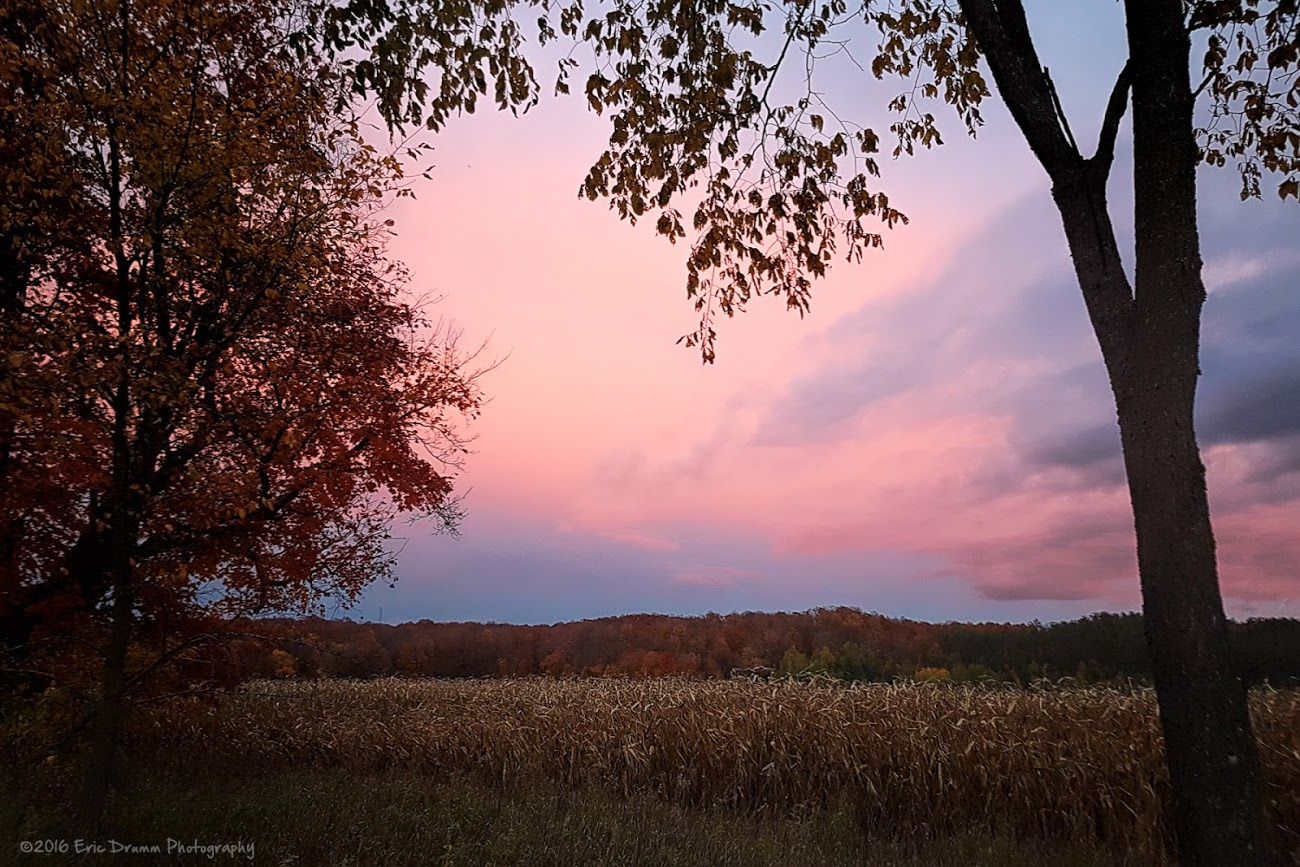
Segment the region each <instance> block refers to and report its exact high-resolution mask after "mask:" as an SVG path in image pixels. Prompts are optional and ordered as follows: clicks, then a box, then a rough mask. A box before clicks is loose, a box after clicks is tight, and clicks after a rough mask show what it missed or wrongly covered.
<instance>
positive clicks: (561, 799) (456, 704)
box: [14, 679, 1300, 864]
mask: <svg viewBox="0 0 1300 867" xmlns="http://www.w3.org/2000/svg"><path fill="white" fill-rule="evenodd" d="M1252 701H1253V711H1254V715H1255V721H1256V726H1257V730H1258V733H1259V736H1260V741H1261V746H1262V749H1263V759H1264V764H1265V768H1266V771H1267V774H1268V778H1269V781H1270V784H1271V787H1270V791H1271V793H1272V801H1273V810H1274V815H1275V817H1276V818H1277V820H1278V824H1279V834H1280V836H1281V839H1282V840H1283V841H1284V843H1285V845H1286V846H1287V847H1288V848H1289V849H1290V850H1291V851H1293V852H1294V851H1297V850H1298V849H1300V693H1297V692H1294V691H1286V692H1274V691H1269V692H1258V693H1256V694H1255V695H1254V696H1253V698H1252ZM129 753H130V756H131V757H132V762H131V765H132V767H133V769H134V775H133V776H134V780H135V782H134V783H133V784H132V785H134V786H135V788H134V789H133V790H130V791H132V792H134V794H129V796H128V797H126V798H122V799H119V805H118V807H117V810H118V813H117V816H118V821H119V822H120V823H122V824H123V825H124V826H126V827H128V828H130V829H132V831H133V833H135V834H137V835H138V836H139V835H145V836H147V835H148V834H149V833H153V831H152V830H150V829H153V830H157V831H158V833H161V828H162V825H164V824H166V822H171V823H172V824H171V825H169V826H168V827H173V828H174V827H177V826H182V827H185V828H193V829H194V831H193V833H194V834H200V832H201V833H202V834H206V835H207V836H208V837H211V836H213V835H216V836H220V835H223V834H224V835H225V836H226V837H233V836H237V835H238V834H239V833H244V834H245V835H247V834H249V833H253V834H256V835H259V837H260V839H263V840H267V839H268V838H270V839H271V840H272V841H273V843H274V845H273V846H272V848H275V849H276V851H280V852H289V853H292V852H295V851H296V852H302V851H304V848H303V847H304V846H305V847H307V849H309V850H310V851H312V852H315V853H316V855H315V856H313V857H310V858H309V859H308V861H305V862H303V863H339V864H343V863H358V864H363V863H380V862H383V863H449V864H450V863H465V864H468V863H501V864H505V863H511V864H513V863H519V864H524V863H593V864H594V863H603V862H604V863H607V862H609V861H610V860H611V859H613V860H623V861H628V863H632V862H636V863H646V864H654V863H683V864H687V863H736V864H744V863H774V864H775V863H808V864H817V863H826V864H831V863H845V864H848V863H864V862H869V863H927V862H933V861H935V860H936V859H937V858H938V857H939V854H938V853H950V854H951V857H952V858H953V859H954V860H953V862H952V863H970V862H972V861H982V862H984V863H1006V862H1010V861H1017V860H1023V859H1026V858H1028V859H1032V860H1038V859H1039V858H1040V857H1041V858H1047V857H1051V858H1052V859H1053V860H1056V861H1060V862H1061V863H1116V862H1127V863H1160V862H1161V861H1162V859H1163V854H1162V853H1163V851H1164V846H1165V843H1166V839H1165V836H1166V829H1167V827H1168V826H1167V822H1166V820H1165V817H1164V813H1163V806H1162V805H1163V801H1164V797H1165V788H1166V784H1165V778H1164V771H1163V767H1162V757H1161V754H1160V740H1159V737H1158V727H1157V723H1156V715H1155V700H1154V696H1153V694H1152V693H1151V692H1150V691H1148V690H1144V689H1133V690H1126V691H1120V690H1104V689H1080V688H1067V687H1052V688H1044V689H1035V690H1027V691H1019V690H993V689H980V688H970V687H951V686H940V685H889V686H885V685H871V686H857V687H846V686H842V685H833V684H799V683H791V682H780V683H766V682H750V681H685V680H671V679H667V680H647V681H624V680H544V679H528V680H474V681H435V680H422V681H411V680H405V681H404V680H378V681H338V680H320V681H261V682H257V683H254V684H252V685H250V686H249V687H247V688H246V689H244V690H242V691H241V692H238V693H234V694H230V695H226V696H222V697H220V698H219V699H218V700H216V701H215V702H213V701H200V700H194V701H187V702H171V703H166V704H160V705H156V706H153V707H151V708H148V709H145V710H144V711H142V712H141V713H140V714H139V715H138V716H137V717H136V719H135V722H134V725H133V728H132V733H131V743H130V748H129ZM221 778H224V779H225V781H224V782H221V783H217V782H216V780H218V779H221ZM231 780H234V782H231ZM150 804H153V805H154V806H152V807H151V806H149V805H150ZM178 804H179V805H184V804H189V805H190V806H189V808H188V809H181V808H178V807H177V805H178ZM476 805H477V806H476ZM178 810H179V812H178ZM277 810H278V812H277ZM295 810H297V811H298V812H296V813H295V812H294V811H295ZM462 813H463V815H462ZM38 814H39V811H37V810H32V809H29V810H28V811H27V812H26V813H25V814H24V816H23V817H20V818H17V819H15V820H14V821H16V822H18V823H20V825H21V826H22V827H21V829H19V830H23V831H24V832H27V831H31V832H35V831H38V830H45V829H48V828H49V827H50V826H48V825H42V824H41V819H40V816H39V815H38ZM190 814H198V815H201V816H202V817H203V818H202V820H201V821H202V822H206V823H207V824H201V825H195V824H194V823H195V822H196V821H200V820H199V819H198V818H195V817H191V818H188V819H187V818H185V817H186V816H189V815H190ZM33 815H36V818H33ZM267 815H279V816H280V818H279V819H277V820H276V821H275V822H274V823H269V824H268V822H267V821H266V820H265V817H266V816H267ZM241 816H242V817H243V818H242V819H241V818H240V817H241ZM255 816H256V817H261V818H254V817H255ZM330 816H334V817H335V818H334V819H332V820H331V819H329V818H328V817H330ZM358 816H366V817H369V818H368V819H367V820H366V821H364V822H362V823H361V826H360V827H359V828H354V830H355V833H354V834H353V835H351V836H349V835H348V834H346V833H342V832H341V831H340V830H339V823H340V821H344V822H351V823H352V825H348V827H352V826H354V825H355V822H356V819H357V817H358ZM160 817H164V818H160ZM222 817H224V818H222ZM503 817H506V818H508V819H509V821H508V822H506V824H504V825H503V824H501V823H502V821H504V820H503ZM213 822H216V826H213V825H212V824H211V823H213ZM241 822H242V824H241ZM286 828H287V829H288V830H286ZM355 834H361V835H362V837H364V838H365V839H369V840H371V842H370V843H367V844H366V846H367V847H369V848H368V849H364V851H369V852H370V853H371V854H372V855H373V854H374V852H375V851H376V849H375V847H379V846H383V847H385V848H384V851H385V855H384V857H382V858H374V859H373V860H372V859H371V858H370V857H367V856H366V855H365V854H364V851H361V850H357V849H356V846H357V843H356V840H357V839H358V838H357V837H356V836H355ZM366 835H369V837H366ZM246 838H247V837H246ZM395 840H396V841H399V842H394V841H395ZM402 840H405V841H406V842H404V843H402V842H400V841H402ZM325 841H333V842H332V843H329V846H328V848H321V847H322V846H324V845H325ZM265 845H272V844H271V843H267V844H265ZM312 847H315V848H312ZM430 847H433V848H434V849H437V851H436V852H433V851H432V849H431V848H430ZM610 847H613V848H610ZM665 847H667V848H665ZM755 847H757V848H755ZM346 852H351V853H352V854H345V853H346ZM511 853H514V854H513V855H512V854H511ZM548 853H549V854H548ZM584 853H585V854H584ZM764 853H769V854H770V856H771V860H765V858H766V857H767V856H766V855H764ZM258 861H259V863H261V862H262V858H261V857H259V858H258ZM268 863H280V862H279V861H274V862H268Z"/></svg>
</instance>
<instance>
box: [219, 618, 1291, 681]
mask: <svg viewBox="0 0 1300 867" xmlns="http://www.w3.org/2000/svg"><path fill="white" fill-rule="evenodd" d="M241 628H242V629H244V630H246V631H247V632H249V633H252V632H256V633H258V634H261V635H265V636H269V637H271V638H272V640H270V641H267V640H256V639H252V638H247V639H239V640H237V641H236V643H235V645H234V647H233V648H232V649H233V659H232V660H231V661H232V662H234V663H235V665H236V666H237V668H238V669H239V672H240V674H241V675H243V676H261V677H294V676H309V677H310V676H349V677H374V676H389V675H400V676H412V677H485V676H486V677H493V676H499V677H520V676H529V675H551V676H571V675H590V676H611V677H654V676H662V675H684V676H691V677H727V676H734V675H737V674H742V673H757V674H759V675H760V676H812V675H816V674H821V675H826V676H830V677H836V678H842V679H845V680H855V681H890V680H894V679H898V678H920V679H934V680H951V681H956V682H974V681H981V680H995V681H1004V682H1019V683H1026V682H1029V681H1032V680H1034V679H1037V678H1041V677H1047V678H1060V677H1074V678H1077V679H1079V680H1081V681H1084V682H1089V683H1091V682H1097V681H1109V680H1117V679H1124V678H1133V679H1137V680H1144V679H1146V678H1147V676H1148V674H1149V666H1148V661H1147V655H1146V648H1145V644H1144V641H1143V635H1142V617H1141V615H1139V614H1106V613H1102V614H1093V615H1090V616H1088V617H1084V618H1082V619H1080V620H1074V621H1069V622H1065V623H1052V624H1048V625H1043V624H1039V623H1036V622H1035V623H1029V624H1008V623H944V624H933V623H924V622H920V621H915V620H902V619H894V618H890V617H884V616H882V615H879V614H874V613H866V612H863V611H859V610H857V609H855V608H817V609H813V610H811V611H806V612H801V613H777V614H765V613H756V612H746V613H743V614H727V615H718V614H707V615H704V616H701V617H671V616H666V615H654V614H631V615H625V616H621V617H606V618H601V619H598V620H583V621H578V622H574V623H559V624H555V625H552V626H513V625H506V624H498V623H434V622H432V621H428V620H422V621H419V622H417V623H404V624H401V625H395V626H393V625H386V624H380V623H358V622H355V621H352V620H324V619H314V618H308V619H294V620H290V619H275V620H257V621H253V622H250V623H246V624H242V627H241ZM1233 641H1234V649H1235V652H1236V655H1237V662H1238V665H1239V666H1240V670H1241V672H1242V674H1243V675H1244V676H1245V677H1246V678H1247V679H1248V680H1249V681H1250V682H1252V683H1260V682H1265V681H1267V682H1270V683H1273V684H1277V685H1281V684H1293V683H1297V682H1300V620H1294V619H1277V618H1271V619H1252V620H1248V621H1246V622H1244V623H1234V624H1233Z"/></svg>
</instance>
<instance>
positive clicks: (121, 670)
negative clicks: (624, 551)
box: [0, 0, 480, 827]
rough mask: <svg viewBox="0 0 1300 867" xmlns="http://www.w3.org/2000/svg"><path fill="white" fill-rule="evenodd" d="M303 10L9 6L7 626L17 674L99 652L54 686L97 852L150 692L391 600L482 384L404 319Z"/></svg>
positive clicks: (0, 421) (151, 1)
mask: <svg viewBox="0 0 1300 867" xmlns="http://www.w3.org/2000/svg"><path fill="white" fill-rule="evenodd" d="M309 11H310V9H309V7H307V6H297V5H288V6H286V5H285V4H281V3H274V2H270V0H222V2H218V3H213V4H201V5H200V6H197V7H195V6H190V5H188V4H175V3H169V2H164V0H67V2H61V3H45V2H41V3H29V2H25V0H14V2H10V3H6V4H4V6H3V7H2V8H0V22H3V32H4V34H5V36H6V38H5V39H4V40H0V90H2V92H3V93H4V95H5V98H6V101H5V105H4V108H5V111H3V112H0V125H2V126H0V142H3V147H4V149H5V151H6V154H5V156H6V157H7V158H6V160H5V174H4V176H3V182H4V184H5V187H6V189H5V192H6V193H7V198H6V202H5V205H6V207H4V208H0V283H2V284H3V292H4V295H3V305H2V306H0V311H2V312H0V315H2V316H3V320H2V321H0V324H2V325H3V328H2V329H0V339H2V340H3V346H0V363H2V364H3V365H4V366H3V368H2V369H0V373H2V374H3V376H2V377H0V485H2V486H3V488H4V490H5V491H6V496H5V498H4V501H3V503H0V528H3V529H2V530H0V577H2V578H3V581H4V583H3V585H2V586H0V590H2V591H3V595H2V597H0V598H3V603H4V604H3V609H2V610H0V626H2V627H3V637H4V643H5V650H6V651H7V652H8V653H9V655H10V656H22V657H23V658H25V659H26V660H27V661H28V663H31V661H32V660H36V661H38V662H40V661H44V662H47V663H50V664H51V665H53V664H54V662H55V661H57V659H56V658H57V657H58V656H59V655H60V654H62V655H63V658H64V659H65V661H66V660H67V659H68V658H70V657H71V656H74V655H77V654H80V656H84V651H83V650H82V648H84V647H87V646H89V647H92V648H94V649H95V653H96V655H97V661H95V665H94V671H93V672H84V671H83V672H76V671H71V672H70V671H69V670H68V668H67V667H66V666H65V667H63V668H61V669H58V674H59V676H67V677H70V678H74V679H75V678H76V677H78V676H81V677H83V678H85V677H89V676H90V675H92V674H93V676H94V677H95V678H96V679H97V680H98V685H97V689H96V690H95V694H96V695H97V698H96V700H95V701H96V706H95V711H94V714H93V720H94V728H93V736H92V761H91V768H90V771H89V774H88V776H87V785H86V790H85V801H84V804H83V806H82V819H83V822H84V823H85V824H86V825H87V826H90V827H93V826H95V825H97V824H98V821H99V819H100V816H101V814H102V809H103V806H104V803H105V799H106V797H107V794H108V791H109V788H110V783H111V780H112V770H113V764H114V760H115V759H114V757H115V754H116V748H117V743H118V739H119V733H120V730H121V726H122V721H123V716H124V714H125V712H126V709H127V707H128V706H129V702H130V700H131V698H132V697H133V696H134V695H137V694H138V693H139V692H140V691H141V690H142V689H144V688H145V686H146V684H147V683H148V680H149V678H150V676H151V675H152V674H154V673H155V672H156V671H157V670H158V669H159V668H161V667H163V666H165V665H168V664H170V663H174V662H178V661H183V660H185V659H187V658H189V657H192V656H193V655H194V653H195V650H196V648H198V647H199V646H200V645H202V644H203V643H204V642H205V641H207V640H208V639H209V638H211V636H212V633H213V631H214V623H215V622H217V621H218V620H224V619H228V618H230V617H233V616H238V615H247V614H253V613H259V612H268V611H272V612H273V611H299V612H301V611H312V610H317V609H318V608H319V607H320V606H321V604H322V601H323V600H324V599H326V598H337V599H340V600H342V601H344V602H346V601H347V600H349V599H352V598H355V596H356V595H357V594H358V593H359V592H360V590H361V589H362V588H363V587H364V586H366V585H367V584H369V583H370V582H372V581H375V580H377V579H383V578H388V577H390V576H391V573H392V566H393V559H394V555H393V552H392V550H391V549H390V548H389V547H388V546H387V544H386V543H387V541H388V539H389V534H390V528H391V524H392V520H393V518H394V517H395V515H396V514H397V513H399V512H402V513H409V514H411V515H413V516H416V517H424V518H427V519H432V520H433V521H434V522H435V527H436V528H437V529H444V530H449V529H454V526H455V523H456V521H457V519H458V517H459V509H458V505H457V501H456V499H455V498H454V497H453V496H452V479H453V474H454V472H455V470H456V469H457V468H458V466H459V461H460V458H461V456H462V455H463V454H464V451H465V449H464V443H463V438H462V437H461V435H460V434H459V433H458V419H459V418H461V417H464V416H472V415H473V414H474V413H476V411H477V408H478V406H479V403H480V392H479V389H478V386H477V382H476V379H477V373H476V372H475V371H474V370H473V369H472V368H470V367H469V359H468V358H467V357H466V356H465V354H464V353H462V352H460V351H459V350H458V349H457V347H456V343H455V335H454V333H451V332H449V331H448V330H447V329H446V328H436V327H434V326H432V325H431V324H430V323H429V322H428V321H427V320H426V319H425V317H424V315H423V313H422V312H421V309H420V308H419V307H418V306H416V305H413V304H411V303H410V302H408V301H406V300H404V298H403V296H402V292H403V284H404V279H405V272H404V271H403V270H402V268H401V267H400V266H397V265H395V264H393V263H391V262H389V261H388V260H387V259H386V257H385V255H384V239H385V237H386V235H387V232H388V228H387V226H389V225H391V221H388V222H385V221H384V220H383V215H382V208H383V206H384V203H385V201H387V199H388V198H390V197H391V196H394V195H403V194H407V193H408V188H407V187H406V186H404V184H405V181H404V179H403V170H402V163H401V161H400V160H399V159H398V157H397V156H396V155H393V154H389V155H385V154H381V153H379V152H377V151H376V150H375V149H374V148H373V147H372V146H370V145H369V144H367V143H366V142H365V140H364V139H363V137H362V127H361V125H360V123H359V120H358V118H357V117H356V115H355V113H353V112H352V111H350V110H349V107H348V106H349V103H348V100H347V98H346V91H345V88H346V86H347V81H348V78H347V76H346V75H345V74H344V72H343V71H342V70H340V69H339V68H338V67H337V66H335V65H332V64H330V63H328V62H327V61H326V60H325V59H324V58H323V57H322V56H321V55H320V54H319V53H318V52H316V51H314V50H312V49H311V48H310V46H308V45H307V44H306V43H305V42H304V41H302V40H301V39H300V38H296V37H295V36H294V34H296V33H301V26H302V25H303V23H304V22H305V21H306V16H307V15H308V13H309ZM407 155H408V156H412V157H418V156H419V153H418V151H417V150H415V149H408V153H407ZM9 157H13V159H12V160H10V159H9ZM80 656H79V657H78V658H80Z"/></svg>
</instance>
